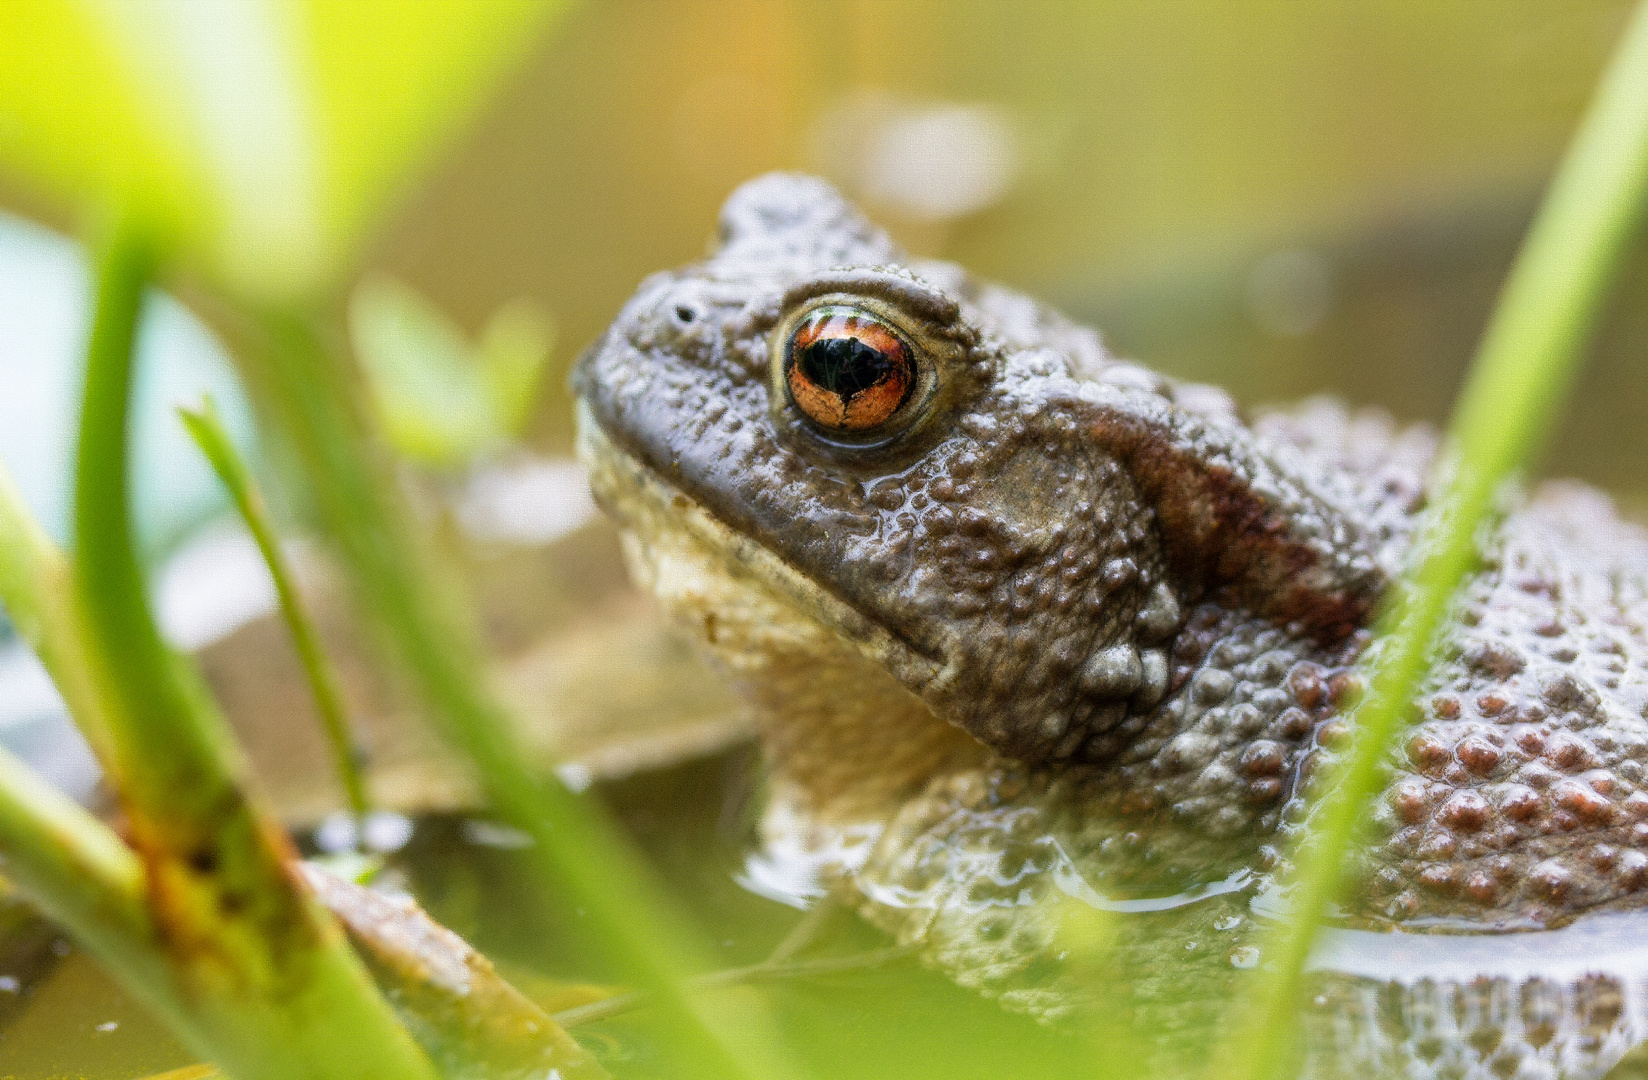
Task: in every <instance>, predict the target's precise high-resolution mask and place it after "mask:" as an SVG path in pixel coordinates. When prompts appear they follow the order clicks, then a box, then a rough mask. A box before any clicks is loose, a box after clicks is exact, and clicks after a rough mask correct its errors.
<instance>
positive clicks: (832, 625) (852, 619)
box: [577, 400, 954, 694]
mask: <svg viewBox="0 0 1648 1080" xmlns="http://www.w3.org/2000/svg"><path fill="white" fill-rule="evenodd" d="M577 423H578V436H577V452H578V458H579V461H580V462H581V463H582V464H583V466H584V468H585V470H586V472H587V473H588V475H589V482H590V488H591V490H592V491H593V492H594V493H595V497H596V499H597V500H598V501H600V502H601V503H602V504H603V505H605V506H606V507H607V508H608V510H609V512H611V513H613V514H614V515H615V516H617V517H619V518H620V519H621V520H626V521H629V522H630V523H631V524H634V523H635V519H636V518H637V517H638V516H640V515H651V516H653V517H654V518H655V519H657V520H661V521H667V522H668V523H669V527H670V528H673V529H677V530H680V531H682V532H684V533H686V534H689V535H690V536H691V537H692V539H693V540H694V541H696V542H698V543H700V544H703V545H704V546H706V547H707V548H709V549H710V550H712V551H714V552H716V553H717V555H718V556H719V557H720V558H721V559H722V560H724V562H725V563H726V565H727V566H728V567H729V568H731V569H733V570H734V571H736V572H737V573H739V574H742V575H744V576H746V577H748V578H750V579H752V580H753V581H755V582H757V583H758V584H759V585H761V586H762V587H764V588H765V589H767V590H769V591H770V592H772V593H773V594H775V595H777V596H779V597H782V598H784V599H785V600H786V601H788V602H789V604H790V605H791V606H793V607H794V608H795V609H796V610H798V611H800V612H804V613H805V614H806V615H807V616H808V617H810V618H812V619H814V620H816V621H817V622H818V623H820V624H821V625H823V626H825V627H827V628H828V629H830V630H832V631H834V632H835V633H836V634H838V635H840V637H841V638H842V639H843V640H844V641H846V642H848V643H850V644H851V645H852V646H854V647H855V648H856V649H857V651H858V652H859V653H861V654H862V655H863V656H864V657H866V658H867V659H870V660H872V661H874V662H875V663H877V664H880V665H881V666H882V667H884V668H885V669H886V670H887V671H888V672H890V673H891V674H892V675H893V676H895V677H896V678H897V679H898V680H899V681H900V682H902V683H903V684H904V685H905V686H906V687H908V688H909V689H911V690H912V691H914V692H916V693H917V694H923V693H925V692H927V691H928V690H931V689H936V688H938V687H941V686H944V685H947V684H948V683H950V682H951V681H953V674H954V673H953V671H952V669H951V667H950V666H949V665H948V664H946V663H945V661H944V660H943V658H942V657H940V656H938V655H935V654H934V653H933V652H932V651H930V650H928V649H924V648H922V647H921V646H920V645H918V644H917V643H916V642H914V641H912V640H910V638H909V637H907V636H906V635H904V634H901V633H899V632H898V631H897V630H895V629H892V628H890V627H888V626H887V625H885V624H884V623H883V622H881V621H880V620H878V619H876V618H874V617H873V616H871V615H868V614H866V613H865V612H864V611H863V610H861V609H860V608H859V607H858V606H857V605H855V604H853V603H852V602H851V601H849V600H846V599H844V598H842V597H841V596H839V595H838V594H836V593H834V592H831V591H829V590H827V589H825V588H823V587H822V586H821V585H819V584H818V583H817V582H816V581H814V580H813V579H812V578H810V577H808V576H807V575H806V574H805V573H803V572H802V571H801V570H799V569H797V568H796V567H795V566H794V565H792V564H791V563H789V562H788V561H786V560H785V559H784V558H783V557H782V556H780V555H778V554H777V553H776V552H774V551H773V550H772V549H771V548H769V547H767V546H766V545H764V544H762V543H761V542H760V541H758V540H756V539H754V538H753V537H750V536H748V535H746V534H744V533H741V532H739V531H737V530H736V529H734V528H733V527H731V526H730V525H728V524H727V523H726V522H725V521H724V520H722V519H721V518H720V517H718V516H717V515H716V514H715V513H713V512H712V511H711V510H710V509H709V508H707V507H706V506H704V505H703V504H702V503H701V502H699V501H698V500H696V499H694V498H693V497H692V496H690V495H688V494H686V493H685V492H683V491H681V490H680V489H679V488H677V487H675V486H674V485H672V484H670V483H669V482H668V481H666V480H665V479H663V477H662V476H660V475H659V473H658V471H657V470H656V469H654V468H652V467H650V466H649V465H648V464H646V463H645V462H644V461H642V460H641V459H640V458H639V457H638V456H636V455H635V454H633V453H631V452H630V451H629V450H628V449H626V448H624V447H621V446H619V445H618V442H617V440H618V439H620V438H621V437H622V436H621V433H618V434H614V433H609V432H608V431H607V430H606V429H605V428H604V427H603V426H602V425H601V423H600V422H599V420H597V419H596V417H595V415H594V413H593V411H592V410H591V409H590V408H589V406H588V404H587V403H585V402H584V401H582V400H579V402H578V404H577Z"/></svg>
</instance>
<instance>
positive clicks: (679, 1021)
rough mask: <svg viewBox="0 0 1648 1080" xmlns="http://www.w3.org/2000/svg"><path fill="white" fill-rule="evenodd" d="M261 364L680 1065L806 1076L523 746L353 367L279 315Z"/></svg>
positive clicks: (315, 478) (470, 740)
mask: <svg viewBox="0 0 1648 1080" xmlns="http://www.w3.org/2000/svg"><path fill="white" fill-rule="evenodd" d="M262 334H263V335H264V337H263V340H262V341H261V343H260V345H259V346H257V347H256V348H257V355H256V356H254V361H255V362H254V364H253V365H252V370H251V372H250V375H251V378H250V382H251V384H252V386H253V391H254V395H255V396H256V397H258V398H259V399H261V401H262V403H263V404H264V406H265V407H266V408H267V409H269V410H270V411H271V413H272V418H273V419H274V420H275V421H276V426H277V427H278V428H279V429H280V430H281V431H282V432H283V433H284V434H285V435H286V436H287V438H289V439H290V440H291V443H292V445H293V446H294V448H295V449H296V451H297V454H298V456H299V458H300V460H301V461H302V464H303V469H304V472H305V473H306V474H307V477H308V480H309V489H310V494H311V496H312V497H313V498H314V500H315V502H316V504H317V506H318V508H319V510H320V513H321V516H322V517H323V519H324V521H325V523H326V525H327V527H328V529H329V530H330V531H331V533H332V535H333V536H334V538H335V539H336V541H337V543H338V545H339V548H340V550H341V552H342V554H343V556H344V558H345V560H346V562H347V563H348V564H349V566H350V567H351V569H352V570H353V572H354V576H355V579H356V585H357V587H358V589H359V591H360V595H361V603H362V608H363V610H364V611H366V612H367V613H368V614H369V615H370V616H371V617H372V619H373V622H374V625H375V628H376V630H377V631H378V632H379V633H380V634H382V635H383V637H384V639H385V644H386V645H387V647H388V648H389V650H390V651H391V654H392V655H394V656H395V657H396V658H397V659H398V660H399V661H400V667H401V668H402V670H403V671H404V673H405V675H406V677H407V678H408V679H409V680H410V681H411V682H412V684H413V686H414V688H415V689H416V690H417V692H418V694H419V696H420V697H421V699H422V700H423V701H424V702H425V703H426V705H427V707H428V709H429V712H430V714H431V716H432V718H433V719H434V720H435V721H436V722H437V724H439V725H440V727H441V728H442V730H443V733H444V734H445V735H446V737H447V738H448V739H449V740H450V741H451V742H452V743H453V744H454V745H456V746H457V747H458V748H459V749H460V750H462V751H463V752H464V753H465V754H466V755H467V756H468V758H469V759H470V761H471V762H472V763H473V764H474V767H475V769H476V772H477V775H478V778H479V779H480V781H481V784H482V786H483V788H484V790H485V792H486V794H487V797H488V798H489V800H490V801H491V802H492V804H493V806H494V807H495V808H496V809H497V811H498V812H499V813H501V814H502V815H504V816H505V817H506V818H507V819H508V820H510V821H511V822H512V823H514V824H515V825H517V826H518V827H520V828H521V829H523V830H524V831H526V832H527V833H528V834H529V835H530V836H531V837H532V838H533V841H534V843H533V847H532V852H533V855H534V858H535V866H536V869H537V871H538V872H539V873H540V875H541V876H542V878H543V879H544V880H545V883H546V884H547V883H548V882H549V881H556V882H560V883H562V884H564V885H565V886H567V887H568V888H569V889H570V890H571V892H572V893H573V895H574V896H575V897H576V898H577V901H578V903H579V904H580V905H581V906H582V907H583V908H584V910H585V911H586V912H587V915H588V920H587V923H586V925H587V926H588V928H589V930H590V932H591V934H592V935H593V937H594V938H595V941H594V944H595V945H596V946H598V947H599V948H600V949H601V950H602V951H603V952H605V953H606V954H607V956H608V957H609V958H611V959H612V960H613V961H614V962H616V963H617V964H618V965H619V967H620V968H621V970H622V971H623V973H624V977H625V978H627V979H629V980H631V981H633V982H634V983H635V984H636V985H637V987H638V988H640V989H643V990H646V991H648V992H650V993H652V994H654V995H656V997H657V999H658V1000H659V1003H660V1004H661V1005H662V1006H663V1007H664V1012H663V1015H665V1016H666V1017H668V1018H669V1021H670V1022H671V1024H672V1025H673V1026H672V1040H673V1044H674V1045H673V1047H672V1057H673V1059H674V1062H675V1066H674V1067H675V1068H676V1069H677V1073H678V1074H683V1075H684V1074H690V1075H695V1076H705V1077H714V1078H715V1080H732V1078H735V1077H739V1076H746V1077H752V1078H754V1077H759V1078H761V1080H781V1078H783V1077H786V1076H793V1075H796V1072H797V1070H796V1069H795V1067H794V1066H793V1064H792V1063H791V1062H790V1061H789V1058H788V1055H787V1053H786V1051H785V1050H784V1048H783V1046H782V1044H781V1043H780V1041H779V1040H778V1038H777V1036H776V1035H775V1034H774V1029H773V1026H772V1024H771V1022H770V1021H769V1020H768V1018H767V1016H766V1013H765V1010H764V1009H763V1008H762V1007H761V1006H760V1004H759V1003H758V1002H755V1001H751V1000H744V1001H741V1002H740V1003H739V1007H738V1008H736V1009H733V1008H730V1007H729V1006H728V1004H727V1002H725V1001H723V1000H718V999H716V998H714V997H700V996H697V995H693V994H690V993H689V992H688V991H687V990H686V989H685V987H684V985H683V978H684V976H686V975H688V974H691V973H697V972H702V971H708V970H710V969H712V968H713V967H715V966H716V965H715V964H713V963H712V962H711V961H710V960H709V959H708V957H709V952H708V950H707V949H706V948H704V947H703V946H701V945H700V944H698V942H697V935H696V933H695V932H694V931H693V928H692V927H690V926H689V925H688V924H687V923H686V921H685V920H684V919H683V918H682V917H681V916H680V915H679V914H678V913H677V912H676V911H675V909H674V907H673V906H672V905H670V904H669V903H668V902H667V901H666V899H665V894H664V890H663V888H662V886H661V885H660V884H659V883H658V882H657V881H656V879H655V878H654V876H653V875H652V873H651V872H650V870H649V868H648V867H647V866H646V864H645V862H644V861H643V860H642V859H641V857H640V856H639V855H638V854H637V853H636V852H635V850H634V849H633V848H632V847H631V845H630V844H629V843H628V842H627V841H626V840H625V839H624V838H623V837H622V836H621V835H620V834H619V832H618V831H617V829H616V828H615V827H614V826H613V825H612V824H611V822H609V821H608V820H607V819H606V818H605V817H604V816H602V815H601V814H600V813H599V812H598V810H597V809H596V808H595V807H593V806H591V805H589V804H588V803H586V802H584V801H582V800H580V799H578V798H577V797H576V796H574V795H573V794H572V793H571V792H569V791H568V790H567V789H566V788H565V787H564V786H563V785H562V784H560V783H559V782H558V781H556V780H555V779H554V778H553V777H540V776H538V775H536V774H535V773H533V772H532V771H531V770H530V769H529V768H528V766H527V765H526V759H525V757H524V756H523V755H522V754H521V753H520V752H519V749H518V748H517V746H516V741H515V738H514V735H513V731H512V728H511V727H510V723H509V719H508V716H507V713H506V711H505V708H504V706H503V705H502V704H501V703H500V702H499V701H498V700H497V698H496V697H495V696H494V694H493V693H492V691H491V690H490V689H489V683H488V679H487V675H486V671H485V667H484V664H483V661H482V654H481V649H480V645H479V643H478V640H477V638H476V636H475V633H474V631H473V628H472V625H471V623H470V621H469V620H468V619H467V618H466V616H465V615H464V608H463V605H462V604H461V603H460V602H459V598H458V597H457V596H456V595H454V592H453V590H452V589H451V588H450V587H449V585H448V580H449V578H450V575H445V574H442V573H440V572H439V571H438V570H437V569H436V568H435V566H434V564H433V562H432V561H431V560H432V556H431V554H430V552H429V551H428V550H427V548H426V547H425V546H424V545H423V544H421V542H420V540H419V538H418V535H417V533H416V529H415V525H414V523H413V521H412V518H411V515H410V513H409V512H408V510H407V508H406V507H405V506H404V504H403V502H402V501H401V499H400V496H399V493H398V488H397V486H396V484H395V482H394V477H393V471H392V469H391V468H390V466H389V464H388V463H387V462H386V461H384V460H383V459H382V458H381V457H375V456H373V455H372V454H371V452H370V451H369V449H368V447H369V446H371V445H373V443H372V442H371V440H370V439H369V438H368V436H367V434H366V427H365V422H364V416H365V410H364V407H363V405H362V403H361V401H360V400H359V399H358V397H357V396H356V389H357V383H356V382H354V381H352V376H351V374H350V371H349V367H348V365H347V363H346V362H345V361H344V360H343V359H342V358H340V357H339V356H338V355H337V354H336V353H334V352H332V351H331V350H330V349H328V347H327V346H326V344H325V341H324V339H323V338H322V337H321V335H320V333H319V332H318V331H317V330H316V329H315V328H314V327H313V326H312V325H310V324H309V323H307V322H306V321H304V320H303V319H301V318H298V317H295V316H291V315H271V316H269V317H268V318H266V319H265V320H264V324H263V326H262Z"/></svg>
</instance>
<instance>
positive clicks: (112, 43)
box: [0, 0, 564, 297]
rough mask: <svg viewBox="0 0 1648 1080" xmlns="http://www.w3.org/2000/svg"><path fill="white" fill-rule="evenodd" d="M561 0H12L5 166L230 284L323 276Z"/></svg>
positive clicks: (275, 285) (303, 282)
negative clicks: (131, 221) (118, 204)
mask: <svg viewBox="0 0 1648 1080" xmlns="http://www.w3.org/2000/svg"><path fill="white" fill-rule="evenodd" d="M561 6H564V5H562V4H561V3H560V2H559V0H409V2H406V0H403V2H398V3H396V2H390V0H350V2H349V3H341V4H340V3H328V2H326V0H150V2H146V3H143V4H132V3H124V2H121V0H88V2H87V3H84V4H70V3H65V2H63V0H8V2H7V3H6V4H4V5H0V40H4V41H7V42H9V43H11V44H10V48H8V50H7V52H8V57H7V63H6V64H5V65H3V66H0V102H4V103H5V104H4V105H3V106H0V160H4V161H5V162H6V163H7V165H9V166H10V167H12V168H13V169H16V170H18V171H19V172H20V173H22V174H23V175H24V176H26V177H27V178H28V179H29V181H30V182H32V184H33V186H35V187H36V188H38V189H41V190H43V191H44V193H46V194H48V195H50V196H55V197H59V198H67V199H69V200H71V201H78V200H81V199H83V198H86V197H87V196H102V197H107V196H108V195H110V194H113V193H121V194H123V195H124V196H125V197H127V198H130V199H132V200H134V201H135V202H136V203H137V204H138V206H139V207H141V209H142V212H143V213H144V215H145V216H146V217H147V218H149V219H150V221H151V222H152V223H153V224H154V225H156V226H157V227H158V228H159V229H160V231H161V233H162V235H163V236H165V237H166V238H167V239H168V241H169V242H171V243H172V244H175V245H177V246H178V247H180V248H182V249H183V250H186V251H188V252H189V253H190V254H192V255H193V256H195V257H196V258H197V259H198V260H200V261H202V262H204V263H205V265H206V267H207V268H208V270H209V272H211V273H212V274H213V275H214V276H217V277H220V278H221V280H223V281H224V282H225V283H226V284H228V285H229V286H230V287H231V288H234V289H236V290H239V291H243V292H247V293H250V294H253V295H259V296H268V297H287V296H291V295H294V294H298V293H302V292H304V291H306V290H309V289H312V288H314V287H316V286H319V285H321V284H324V283H326V282H328V281H331V280H333V279H335V278H336V277H337V276H338V275H339V274H340V273H341V272H342V271H343V270H344V269H345V267H346V266H347V265H348V260H349V257H350V256H351V254H352V253H353V252H354V250H355V248H356V247H357V245H358V243H359V242H360V240H361V238H362V235H363V234H364V233H365V231H366V230H367V229H368V228H369V227H370V226H371V224H372V223H373V221H374V219H375V216H376V214H377V213H378V211H379V210H380V209H381V207H382V206H383V205H384V203H385V202H387V201H388V200H389V199H391V198H393V197H394V196H395V195H397V194H399V193H400V192H401V191H402V190H403V189H404V188H405V186H406V184H407V183H408V179H409V176H410V174H411V173H412V171H413V170H414V169H415V167H416V166H417V165H418V164H420V163H421V162H422V161H423V160H425V159H426V158H427V157H428V156H429V155H430V154H431V153H432V151H433V150H434V149H435V148H436V147H437V146H438V145H439V143H440V142H441V140H442V139H443V137H445V136H447V135H448V134H450V133H451V131H452V130H453V129H454V128H455V126H456V125H457V123H458V122H459V121H460V120H461V119H462V118H463V117H464V116H465V115H466V114H467V113H468V112H469V111H470V109H471V108H472V107H473V106H474V105H475V104H476V103H477V102H479V101H480V100H482V99H483V98H484V97H485V95H486V93H487V92H488V91H489V90H491V89H492V87H493V85H494V83H495V81H496V79H497V77H498V75H499V74H500V73H501V72H502V71H503V70H504V69H505V68H506V66H507V63H508V61H509V60H511V59H513V58H514V57H515V56H516V55H517V54H518V53H519V52H520V51H521V50H524V49H525V48H527V47H528V46H529V45H530V43H531V42H532V41H533V40H534V38H535V35H534V34H533V32H532V31H533V29H534V27H535V25H536V24H537V22H538V21H539V20H540V19H542V18H544V17H545V16H546V15H548V14H549V13H550V12H551V11H553V10H555V9H557V8H559V7H561Z"/></svg>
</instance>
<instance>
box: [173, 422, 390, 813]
mask: <svg viewBox="0 0 1648 1080" xmlns="http://www.w3.org/2000/svg"><path fill="white" fill-rule="evenodd" d="M177 412H178V416H179V417H180V418H181V419H182V421H183V426H184V427H186V428H188V430H189V435H190V436H191V437H192V438H193V439H194V441H195V445H196V446H198V447H200V452H201V453H203V454H205V455H206V460H207V461H209V462H211V464H212V469H213V470H214V471H215V472H216V473H217V475H218V479H219V480H221V481H223V486H224V487H226V488H228V489H229V494H230V496H231V497H232V498H233V499H234V500H235V506H236V507H237V508H238V509H239V510H240V516H241V519H242V520H243V521H245V522H246V528H247V529H248V530H249V531H250V532H251V534H252V539H253V540H254V541H255V542H256V543H257V547H258V551H259V552H260V553H261V554H262V555H263V563H264V565H265V566H267V567H268V568H269V576H270V577H271V578H273V579H274V583H275V594H276V596H278V597H279V599H280V612H281V615H282V617H284V618H285V620H286V629H287V631H288V632H289V633H290V634H291V635H292V645H293V647H294V648H296V649H297V654H298V659H299V660H301V661H302V663H303V670H304V674H306V675H307V676H308V678H309V689H310V692H311V693H312V694H313V695H314V698H315V709H316V711H317V712H318V713H319V714H320V719H321V724H322V725H323V726H324V728H325V729H326V739H327V742H328V743H330V744H331V748H332V763H333V767H334V768H336V770H337V774H338V781H339V783H341V784H342V785H343V790H344V794H345V796H346V797H347V798H348V800H349V810H350V812H351V813H353V814H354V815H355V820H356V822H357V828H356V831H357V833H358V832H359V822H360V820H361V819H362V818H364V817H365V816H366V812H367V811H368V810H369V809H371V807H370V805H369V802H368V799H367V795H366V782H365V779H364V778H363V777H362V776H361V769H360V755H359V753H358V751H357V749H356V746H357V744H356V742H355V738H354V735H353V733H352V732H351V731H350V727H349V716H348V711H347V710H346V709H345V707H344V704H343V691H342V690H341V689H340V687H339V684H338V676H337V672H336V670H335V669H334V668H333V667H332V664H331V662H330V661H329V660H328V659H327V658H326V653H325V651H324V650H322V649H321V646H320V635H319V634H317V633H316V632H315V625H314V623H313V622H312V621H311V620H310V618H309V614H308V612H307V611H305V610H304V607H303V600H302V598H301V597H300V596H298V591H297V586H296V584H295V577H294V575H293V574H292V568H291V565H290V564H289V563H288V562H287V561H286V555H285V553H284V552H282V551H281V549H280V541H279V539H278V538H277V537H276V536H275V530H274V528H273V526H272V525H271V523H270V521H269V513H268V509H267V504H266V503H265V501H264V498H263V493H262V492H261V491H260V490H259V489H258V486H257V483H256V481H254V480H253V479H252V473H251V470H250V469H248V468H247V467H246V462H245V460H244V459H242V458H241V456H240V452H239V451H238V450H236V449H235V444H234V442H233V440H231V439H230V438H229V433H228V432H227V431H225V430H224V429H223V423H222V421H221V420H220V419H219V418H218V415H217V410H216V409H215V408H213V406H212V402H211V400H210V399H208V400H207V401H205V402H204V403H202V405H201V407H200V408H199V409H187V408H179V409H178V410H177Z"/></svg>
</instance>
